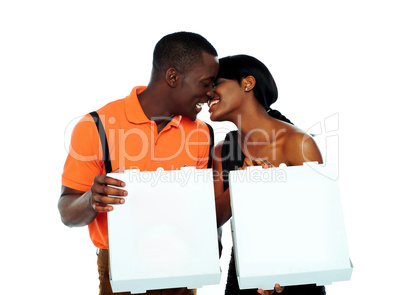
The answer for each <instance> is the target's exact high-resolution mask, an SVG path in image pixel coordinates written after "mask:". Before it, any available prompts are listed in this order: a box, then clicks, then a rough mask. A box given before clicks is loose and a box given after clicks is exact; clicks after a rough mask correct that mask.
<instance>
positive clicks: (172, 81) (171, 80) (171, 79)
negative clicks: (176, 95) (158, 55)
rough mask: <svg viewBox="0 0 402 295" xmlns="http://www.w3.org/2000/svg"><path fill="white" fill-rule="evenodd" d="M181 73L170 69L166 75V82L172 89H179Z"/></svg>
mask: <svg viewBox="0 0 402 295" xmlns="http://www.w3.org/2000/svg"><path fill="white" fill-rule="evenodd" d="M179 79H180V73H179V72H178V71H177V70H176V69H175V68H169V69H168V70H167V71H166V73H165V80H166V82H167V83H168V85H169V86H170V87H173V88H175V87H177V83H178V80H179Z"/></svg>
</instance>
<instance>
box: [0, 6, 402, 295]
mask: <svg viewBox="0 0 402 295" xmlns="http://www.w3.org/2000/svg"><path fill="white" fill-rule="evenodd" d="M143 2H145V1H142V2H140V1H108V2H106V1H85V0H81V1H40V0H39V1H2V2H1V4H0V42H1V46H0V83H1V84H0V87H1V88H0V97H1V116H0V120H1V125H0V126H1V135H2V139H1V145H0V148H1V153H0V154H1V168H2V169H1V170H2V171H1V178H0V179H1V188H2V192H1V199H2V210H1V214H0V226H1V245H0V248H1V252H0V253H1V255H2V259H1V263H0V265H1V269H2V275H1V277H0V281H1V286H2V287H1V289H2V293H4V294H23V293H26V292H29V291H38V292H40V293H41V294H97V292H98V281H97V269H96V254H95V247H94V246H93V245H92V244H91V242H90V239H89V237H88V233H87V229H86V228H74V229H70V228H67V227H65V226H64V225H63V224H62V223H61V221H60V218H59V213H58V210H57V201H58V198H59V194H60V186H61V179H60V178H61V173H62V169H63V164H64V161H65V158H66V147H65V142H66V136H65V133H67V138H68V132H69V130H70V129H69V128H71V122H72V121H73V122H74V119H75V118H77V117H79V116H81V115H83V114H85V113H88V112H90V111H93V110H96V109H98V108H100V107H102V106H103V105H104V104H106V103H107V102H109V101H112V100H116V99H120V98H123V97H125V96H126V95H128V94H129V93H130V91H131V89H132V87H134V86H135V85H146V84H147V82H148V79H149V76H150V70H151V62H152V51H153V47H154V45H155V44H156V42H157V41H158V40H159V39H160V38H161V37H162V36H164V35H165V34H168V33H171V32H174V31H179V30H186V31H194V32H197V33H200V34H202V35H203V36H205V37H206V38H207V39H208V40H209V41H210V42H211V43H212V44H213V45H214V46H215V47H216V49H217V51H218V53H219V56H221V57H222V56H226V55H231V54H239V53H246V54H249V55H253V56H255V57H257V58H258V59H260V60H261V61H263V62H264V63H265V64H266V65H267V66H268V67H269V69H270V70H271V72H272V74H273V76H274V78H275V80H276V82H277V85H278V88H279V100H278V102H277V103H276V104H275V105H274V106H273V107H274V108H276V109H279V110H280V111H281V112H282V113H283V114H285V115H286V116H287V117H288V118H290V119H291V120H292V121H293V122H294V123H295V124H296V125H298V126H299V127H301V128H303V129H305V130H307V131H310V130H312V129H311V128H312V127H313V126H316V127H317V126H319V125H317V124H318V123H320V122H321V123H322V122H324V121H325V118H328V117H330V119H331V121H332V122H333V120H334V118H335V119H336V122H335V123H334V124H335V125H332V127H331V128H327V127H326V128H327V129H325V128H324V125H321V126H322V128H323V129H322V130H324V131H323V133H322V134H321V135H318V136H317V141H318V142H319V143H320V147H321V149H322V152H323V154H324V155H325V154H327V150H328V155H330V157H332V160H334V161H337V162H339V182H340V185H341V193H342V201H343V206H344V215H345V222H346V228H347V235H348V241H349V250H350V256H351V258H352V261H353V263H354V265H355V269H354V273H353V275H352V280H351V281H349V282H342V283H335V284H333V285H332V286H328V287H327V293H328V294H330V295H332V294H345V295H347V294H377V293H387V292H388V293H389V294H399V293H400V291H397V288H398V285H397V284H398V283H399V282H400V279H401V276H402V270H401V265H402V254H401V249H402V242H401V240H402V239H400V235H401V228H402V217H401V216H402V215H401V214H400V212H401V186H400V175H401V173H400V172H398V171H400V170H399V169H401V168H400V167H401V164H402V163H401V156H400V151H401V147H400V145H401V144H400V142H401V141H400V128H398V126H399V124H398V123H399V115H400V108H399V105H400V104H398V101H399V100H401V98H402V90H401V80H402V79H401V78H402V74H401V71H402V58H401V52H402V45H401V28H402V18H401V8H400V5H399V3H398V1H390V0H382V1H353V0H349V1H331V2H329V1H308V0H307V1H233V0H232V1H227V2H224V1H197V2H195V1H191V2H190V1H178V0H176V1H163V2H161V3H160V2H156V1H148V2H147V4H144V3H143ZM204 108H205V109H206V107H204ZM200 117H201V118H202V119H204V120H208V113H207V111H206V110H203V112H202V113H201V115H200ZM337 122H339V125H338V124H336V123H337ZM331 124H332V123H331ZM213 126H214V127H215V131H216V136H217V138H218V139H222V137H223V133H225V132H226V131H227V128H229V129H230V128H232V127H233V126H232V125H230V124H227V123H216V124H213ZM325 131H331V132H330V133H328V134H325ZM330 135H332V136H331V137H329V136H330ZM325 138H329V140H328V144H326V141H325ZM338 142H339V146H338V144H337V143H338ZM327 148H328V149H327ZM272 210H274V209H272ZM267 214H269V212H267ZM225 232H226V234H228V230H226V231H225ZM225 242H226V245H225V250H226V252H225V253H224V257H223V258H222V260H221V265H222V269H223V277H222V281H221V284H220V286H210V287H204V288H202V289H200V290H199V294H201V295H202V294H212V295H214V294H223V288H224V285H225V275H226V268H227V263H228V260H227V259H228V258H227V256H228V253H229V250H230V244H229V243H230V237H229V236H228V235H226V236H225Z"/></svg>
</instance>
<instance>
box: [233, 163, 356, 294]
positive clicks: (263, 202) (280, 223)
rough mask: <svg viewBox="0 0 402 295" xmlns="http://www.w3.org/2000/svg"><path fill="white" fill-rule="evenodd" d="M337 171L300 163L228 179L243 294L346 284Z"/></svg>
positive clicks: (347, 274) (248, 171)
mask: <svg viewBox="0 0 402 295" xmlns="http://www.w3.org/2000/svg"><path fill="white" fill-rule="evenodd" d="M336 169H337V168H336V166H335V165H326V166H324V165H318V164H317V163H304V165H303V166H291V167H286V165H281V166H280V167H278V168H269V169H263V168H262V167H249V168H247V169H246V170H241V171H231V172H230V174H229V181H230V196H231V206H232V216H233V217H232V221H231V224H232V234H233V244H234V251H235V252H234V254H235V259H236V270H237V275H238V280H239V285H240V288H241V289H249V288H263V289H266V290H268V289H273V286H274V285H275V284H276V283H279V284H280V285H282V286H290V285H302V284H312V283H315V284H317V285H328V284H331V283H332V282H335V281H344V280H349V279H350V277H351V274H352V269H353V266H352V264H351V261H350V259H349V253H348V247H347V241H346V233H345V226H344V220H343V214H342V205H341V199H340V194H339V187H338V182H337V180H336V178H334V177H331V176H333V175H337V170H336Z"/></svg>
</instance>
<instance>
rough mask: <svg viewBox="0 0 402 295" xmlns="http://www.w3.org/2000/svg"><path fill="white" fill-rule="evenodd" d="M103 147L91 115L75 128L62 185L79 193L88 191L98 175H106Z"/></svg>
mask: <svg viewBox="0 0 402 295" xmlns="http://www.w3.org/2000/svg"><path fill="white" fill-rule="evenodd" d="M102 157H103V156H102V146H101V144H100V139H99V135H98V130H97V129H96V125H95V122H94V121H93V119H92V117H91V116H90V115H86V116H85V117H83V118H82V119H81V120H80V121H79V122H78V123H77V125H76V126H75V128H74V130H73V133H72V136H71V143H70V147H69V152H68V155H67V159H66V162H65V164H64V170H63V174H62V184H63V185H64V186H66V187H69V188H72V189H76V190H79V191H84V192H86V191H88V190H89V189H90V188H91V185H92V183H93V179H94V177H95V176H96V175H99V174H105V169H104V165H103V160H102Z"/></svg>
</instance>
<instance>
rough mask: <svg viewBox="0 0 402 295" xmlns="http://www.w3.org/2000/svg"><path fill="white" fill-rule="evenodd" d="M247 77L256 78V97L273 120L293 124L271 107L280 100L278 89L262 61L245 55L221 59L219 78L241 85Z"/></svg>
mask: <svg viewBox="0 0 402 295" xmlns="http://www.w3.org/2000/svg"><path fill="white" fill-rule="evenodd" d="M247 76H253V77H254V78H255V81H256V83H255V86H254V88H253V91H254V96H255V98H256V99H257V100H258V102H259V103H260V104H261V105H262V106H263V107H264V108H265V110H266V111H267V112H268V114H269V115H270V116H271V117H273V118H276V119H279V120H282V121H285V122H287V123H290V124H293V123H292V122H291V121H290V120H289V119H288V118H286V117H285V116H283V115H282V114H281V113H280V112H279V111H277V110H272V109H271V105H272V104H273V103H274V102H276V100H277V99H278V88H277V87H276V83H275V80H274V78H273V77H272V75H271V73H270V72H269V70H268V68H267V67H266V66H265V65H264V64H263V63H262V62H261V61H259V60H258V59H256V58H255V57H252V56H249V55H244V54H241V55H232V56H227V57H223V58H221V59H219V72H218V78H224V79H229V80H236V81H237V82H238V83H239V84H240V83H241V81H242V79H243V78H246V77H247Z"/></svg>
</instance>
